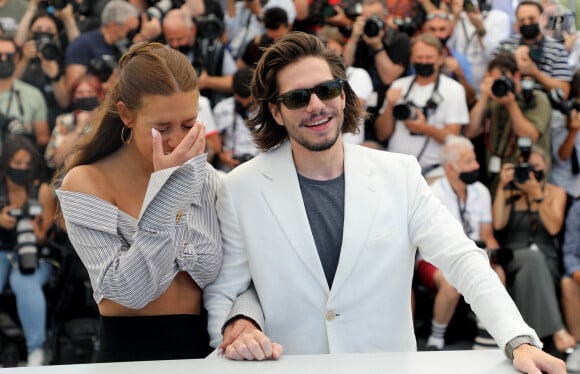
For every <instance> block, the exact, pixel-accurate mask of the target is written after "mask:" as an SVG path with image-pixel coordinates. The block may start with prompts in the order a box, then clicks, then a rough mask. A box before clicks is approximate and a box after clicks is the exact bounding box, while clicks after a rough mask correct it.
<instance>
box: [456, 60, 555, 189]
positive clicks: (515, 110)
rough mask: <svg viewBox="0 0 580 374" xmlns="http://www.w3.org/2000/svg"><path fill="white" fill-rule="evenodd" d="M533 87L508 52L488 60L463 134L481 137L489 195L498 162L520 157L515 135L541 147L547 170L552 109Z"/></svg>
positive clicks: (515, 159) (544, 97)
mask: <svg viewBox="0 0 580 374" xmlns="http://www.w3.org/2000/svg"><path fill="white" fill-rule="evenodd" d="M533 88H534V83H533V81H526V80H523V79H522V75H521V73H520V72H519V71H518V65H517V63H516V59H515V57H514V56H513V55H512V54H511V53H509V52H502V53H498V54H497V55H496V56H495V57H494V59H493V60H491V61H490V63H489V65H488V68H487V73H486V75H485V77H484V78H483V81H482V83H481V86H480V96H479V99H478V100H477V102H476V103H475V105H474V106H473V108H471V111H470V115H469V116H470V121H469V126H467V127H466V128H465V132H464V134H465V135H466V136H467V137H469V138H475V137H477V136H479V135H483V137H484V144H485V150H484V153H485V166H486V167H485V168H484V169H485V170H486V171H487V173H484V174H482V177H483V180H484V181H485V184H486V185H487V186H488V187H489V189H490V191H492V194H493V193H494V191H495V188H496V186H497V183H498V180H499V172H500V168H501V165H502V164H503V163H506V162H517V161H518V159H519V157H520V149H519V148H518V144H517V142H518V138H522V137H523V138H530V139H531V141H532V143H533V144H537V145H538V146H539V147H540V148H542V149H543V150H544V152H545V154H546V155H547V156H546V157H547V165H548V166H547V169H548V170H547V171H549V165H550V157H549V155H550V115H551V114H550V113H551V110H552V108H551V106H550V102H549V100H548V98H547V97H546V95H545V94H544V93H543V92H542V91H539V90H535V89H533Z"/></svg>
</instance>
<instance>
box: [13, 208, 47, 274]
mask: <svg viewBox="0 0 580 374" xmlns="http://www.w3.org/2000/svg"><path fill="white" fill-rule="evenodd" d="M8 214H9V215H10V216H12V217H15V218H16V219H17V222H16V247H15V248H14V250H15V252H16V254H17V255H18V266H19V268H20V272H21V273H22V274H32V273H34V272H35V271H36V268H37V267H38V257H39V256H38V248H37V247H36V236H35V235H34V231H33V229H32V228H33V222H32V220H33V219H34V217H37V216H39V215H41V214H42V205H40V203H39V202H38V200H34V199H28V200H27V201H26V203H24V206H22V208H19V209H11V210H9V211H8Z"/></svg>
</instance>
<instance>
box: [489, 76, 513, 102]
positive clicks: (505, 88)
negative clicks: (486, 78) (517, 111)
mask: <svg viewBox="0 0 580 374" xmlns="http://www.w3.org/2000/svg"><path fill="white" fill-rule="evenodd" d="M491 92H492V93H493V95H494V96H496V97H504V96H506V95H507V94H508V93H509V92H511V93H513V94H515V93H516V85H515V83H514V81H513V80H512V79H510V78H508V77H506V76H505V75H502V76H501V77H499V78H498V79H496V80H494V81H493V84H492V85H491Z"/></svg>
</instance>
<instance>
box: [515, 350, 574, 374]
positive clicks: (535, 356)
mask: <svg viewBox="0 0 580 374" xmlns="http://www.w3.org/2000/svg"><path fill="white" fill-rule="evenodd" d="M513 354H514V368H516V369H517V370H519V371H521V372H523V373H528V374H541V373H543V372H545V373H548V374H566V364H565V363H564V361H562V360H560V359H558V358H556V357H554V356H551V355H549V354H547V353H546V352H544V351H542V350H541V349H539V348H537V347H534V346H532V345H529V344H522V345H520V346H519V347H517V348H516V349H514V351H513Z"/></svg>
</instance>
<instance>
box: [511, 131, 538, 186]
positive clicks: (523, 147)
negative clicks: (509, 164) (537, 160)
mask: <svg viewBox="0 0 580 374" xmlns="http://www.w3.org/2000/svg"><path fill="white" fill-rule="evenodd" d="M518 148H519V150H520V157H521V160H522V161H521V162H520V163H519V164H517V165H515V167H514V180H515V181H516V182H518V183H520V184H522V183H525V182H526V181H527V180H528V179H529V178H530V172H531V171H534V169H533V167H532V166H531V165H530V164H528V161H529V159H530V154H531V153H532V139H531V138H526V137H520V138H518Z"/></svg>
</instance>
